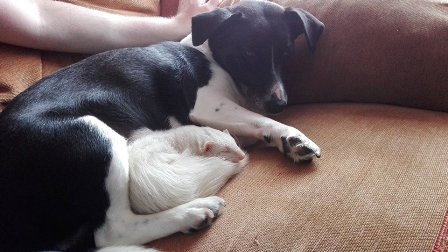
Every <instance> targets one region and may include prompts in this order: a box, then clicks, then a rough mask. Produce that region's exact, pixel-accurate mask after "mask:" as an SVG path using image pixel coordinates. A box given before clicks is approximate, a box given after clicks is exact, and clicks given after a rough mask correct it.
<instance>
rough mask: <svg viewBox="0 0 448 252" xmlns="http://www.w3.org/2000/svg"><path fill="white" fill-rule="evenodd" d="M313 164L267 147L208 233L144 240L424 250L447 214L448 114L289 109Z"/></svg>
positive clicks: (226, 192)
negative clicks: (313, 153)
mask: <svg viewBox="0 0 448 252" xmlns="http://www.w3.org/2000/svg"><path fill="white" fill-rule="evenodd" d="M276 119H278V120H280V121H282V122H285V123H286V124H288V125H291V126H295V127H297V128H298V129H300V130H302V132H304V133H305V134H307V135H308V136H309V137H310V138H312V139H313V140H315V142H316V143H317V144H318V145H320V147H321V148H322V158H320V159H318V160H315V161H313V162H312V163H302V164H296V165H295V164H293V163H292V162H291V161H290V160H288V159H287V158H285V157H283V156H282V155H281V154H280V153H278V151H277V150H274V149H256V150H252V151H251V152H250V154H251V157H250V159H251V162H250V164H249V167H247V168H246V170H245V171H243V172H242V173H241V174H238V175H237V176H236V177H234V179H232V180H231V181H230V182H229V183H228V184H227V185H226V186H225V187H224V189H223V190H222V191H221V192H220V193H219V195H220V196H222V197H223V198H224V199H225V200H226V202H227V206H226V208H225V212H224V214H223V215H222V216H221V217H220V218H219V219H218V220H217V221H216V223H215V224H214V225H213V226H211V227H210V228H209V229H208V230H205V231H201V232H200V233H198V234H195V235H183V234H177V235H173V236H171V237H168V238H165V239H162V240H159V241H157V242H154V243H151V244H150V246H155V247H156V248H159V249H161V250H162V251H430V250H431V249H432V248H433V246H434V242H435V241H436V238H437V236H438V234H439V230H440V227H441V224H442V223H443V218H444V215H445V213H446V211H447V208H448V183H447V178H448V169H447V167H448V156H447V155H446V153H448V139H447V138H446V136H447V135H448V124H447V123H446V122H447V121H448V114H446V113H440V112H430V111H424V110H416V109H408V108H399V107H393V106H384V105H362V104H327V105H307V106H302V107H300V106H295V107H291V108H289V109H288V110H287V111H286V112H285V113H284V114H282V115H281V116H279V117H277V118H276Z"/></svg>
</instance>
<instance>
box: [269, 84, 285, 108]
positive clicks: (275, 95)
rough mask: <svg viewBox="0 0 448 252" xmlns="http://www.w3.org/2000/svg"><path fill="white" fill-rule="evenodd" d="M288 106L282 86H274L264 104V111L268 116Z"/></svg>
mask: <svg viewBox="0 0 448 252" xmlns="http://www.w3.org/2000/svg"><path fill="white" fill-rule="evenodd" d="M287 104H288V97H287V95H286V92H285V89H284V88H283V85H282V84H276V85H275V86H274V88H273V89H272V91H271V94H270V96H269V99H268V100H267V101H266V102H265V105H264V107H265V110H266V112H268V113H270V114H278V113H280V112H282V111H283V110H284V109H285V107H286V105H287Z"/></svg>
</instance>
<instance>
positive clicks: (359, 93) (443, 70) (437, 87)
mask: <svg viewBox="0 0 448 252" xmlns="http://www.w3.org/2000/svg"><path fill="white" fill-rule="evenodd" d="M276 2H279V3H280V4H282V5H285V6H292V7H300V8H303V9H305V10H308V11H309V12H311V13H313V14H314V15H315V16H316V17H318V18H319V19H320V20H322V21H323V22H324V23H325V25H326V28H325V31H324V33H323V34H322V36H321V38H320V41H319V42H318V45H317V49H316V51H315V53H314V55H311V54H310V53H309V52H308V50H307V49H306V45H305V42H304V38H301V39H299V40H298V41H297V43H296V44H297V46H296V47H297V48H296V49H297V50H296V53H295V55H294V56H293V57H292V58H291V61H290V62H289V64H288V66H287V68H286V71H285V81H286V84H287V86H288V96H289V99H290V104H291V103H292V104H298V103H314V102H367V103H383V104H395V105H402V106H409V107H416V108H422V109H430V110H438V111H445V112H447V111H448V3H442V2H443V1H432V0H407V1H396V0H363V1H359V0H313V1H306V0H289V1H288V0H277V1H276Z"/></svg>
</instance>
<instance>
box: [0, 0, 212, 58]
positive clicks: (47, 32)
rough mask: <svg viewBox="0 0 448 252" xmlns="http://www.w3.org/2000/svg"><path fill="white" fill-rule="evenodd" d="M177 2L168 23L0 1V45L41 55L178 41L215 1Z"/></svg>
mask: <svg viewBox="0 0 448 252" xmlns="http://www.w3.org/2000/svg"><path fill="white" fill-rule="evenodd" d="M202 2H203V1H201V0H180V1H179V9H178V12H177V15H176V16H174V17H172V18H165V17H141V16H125V15H120V14H113V13H109V12H103V11H99V10H94V9H89V8H85V7H81V6H77V5H73V4H69V3H65V2H59V1H50V0H14V1H6V0H0V41H1V42H4V43H8V44H14V45H19V46H25V47H31V48H36V49H42V50H53V51H64V52H77V53H97V52H101V51H106V50H109V49H114V48H121V47H132V46H146V45H149V44H154V43H158V42H161V41H166V40H180V39H181V38H183V37H184V36H186V35H187V34H188V33H190V31H191V17H192V16H194V15H196V14H199V13H202V12H206V11H210V10H212V9H214V8H215V7H216V6H217V5H218V4H219V2H220V1H219V0H210V1H209V2H207V3H202Z"/></svg>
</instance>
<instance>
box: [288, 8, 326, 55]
mask: <svg viewBox="0 0 448 252" xmlns="http://www.w3.org/2000/svg"><path fill="white" fill-rule="evenodd" d="M284 15H285V19H286V22H287V24H288V25H289V27H290V29H291V34H292V36H293V38H294V39H295V38H297V37H298V36H299V35H300V34H302V33H305V37H306V42H307V43H308V47H309V48H310V50H311V51H312V52H314V50H315V49H316V43H317V40H318V39H319V37H320V35H321V34H322V32H323V31H324V28H325V26H324V24H323V23H322V22H321V21H320V20H319V19H317V18H316V17H315V16H313V15H311V14H310V13H309V12H306V11H304V10H302V9H294V8H290V7H288V8H286V9H285V14H284Z"/></svg>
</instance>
